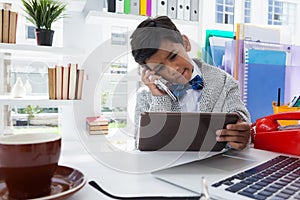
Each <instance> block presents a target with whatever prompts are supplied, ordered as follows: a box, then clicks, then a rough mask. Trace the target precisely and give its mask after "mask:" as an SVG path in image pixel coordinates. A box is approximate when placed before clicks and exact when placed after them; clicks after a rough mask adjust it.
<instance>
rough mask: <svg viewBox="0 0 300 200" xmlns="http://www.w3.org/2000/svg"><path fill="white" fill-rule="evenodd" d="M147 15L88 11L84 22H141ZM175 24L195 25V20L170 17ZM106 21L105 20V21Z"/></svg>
mask: <svg viewBox="0 0 300 200" xmlns="http://www.w3.org/2000/svg"><path fill="white" fill-rule="evenodd" d="M147 18H148V16H141V15H133V14H120V13H111V12H102V11H94V10H93V11H90V12H88V14H87V15H86V17H85V22H86V23H87V24H102V23H103V21H104V20H109V22H110V23H112V24H119V25H120V24H123V22H126V21H131V22H132V21H133V22H135V23H139V22H142V21H143V20H145V19H147ZM172 21H174V23H175V24H183V25H195V24H197V23H198V22H197V21H186V20H178V19H172ZM106 23H107V22H106Z"/></svg>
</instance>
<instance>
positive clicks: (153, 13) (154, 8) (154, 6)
mask: <svg viewBox="0 0 300 200" xmlns="http://www.w3.org/2000/svg"><path fill="white" fill-rule="evenodd" d="M151 2H152V3H151V16H152V17H156V16H157V0H153V1H151Z"/></svg>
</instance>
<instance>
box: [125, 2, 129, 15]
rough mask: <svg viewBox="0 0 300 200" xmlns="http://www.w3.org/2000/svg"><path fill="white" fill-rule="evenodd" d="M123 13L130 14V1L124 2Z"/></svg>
mask: <svg viewBox="0 0 300 200" xmlns="http://www.w3.org/2000/svg"><path fill="white" fill-rule="evenodd" d="M124 13H125V14H129V13H130V0H124Z"/></svg>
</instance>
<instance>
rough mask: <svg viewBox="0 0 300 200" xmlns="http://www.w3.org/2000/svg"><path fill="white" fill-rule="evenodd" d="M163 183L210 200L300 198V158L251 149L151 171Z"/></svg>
mask: <svg viewBox="0 0 300 200" xmlns="http://www.w3.org/2000/svg"><path fill="white" fill-rule="evenodd" d="M152 174H153V175H154V176H155V177H156V178H158V179H161V180H163V181H166V182H169V183H171V184H174V185H176V186H179V187H182V188H185V189H187V190H190V191H193V192H195V193H196V194H201V193H202V191H201V190H202V189H201V188H202V185H201V180H202V177H205V179H206V180H207V185H208V190H209V193H210V195H211V197H212V199H278V200H279V199H300V192H299V191H300V157H299V156H288V155H283V154H279V153H273V152H268V151H263V150H258V149H254V148H249V149H246V150H243V151H228V152H226V153H224V154H220V155H217V156H214V157H211V158H208V159H204V160H201V161H195V162H192V163H189V164H184V165H181V166H177V167H172V168H168V169H163V170H159V171H155V172H152Z"/></svg>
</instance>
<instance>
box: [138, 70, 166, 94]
mask: <svg viewBox="0 0 300 200" xmlns="http://www.w3.org/2000/svg"><path fill="white" fill-rule="evenodd" d="M159 78H161V77H160V76H157V75H155V72H154V71H150V70H148V69H146V68H144V69H143V71H142V81H143V83H144V84H145V85H146V86H147V87H148V88H149V89H150V91H151V93H152V95H153V96H162V95H165V94H166V93H165V92H164V91H161V90H160V89H158V87H157V86H156V85H155V83H154V82H155V80H156V79H159Z"/></svg>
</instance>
